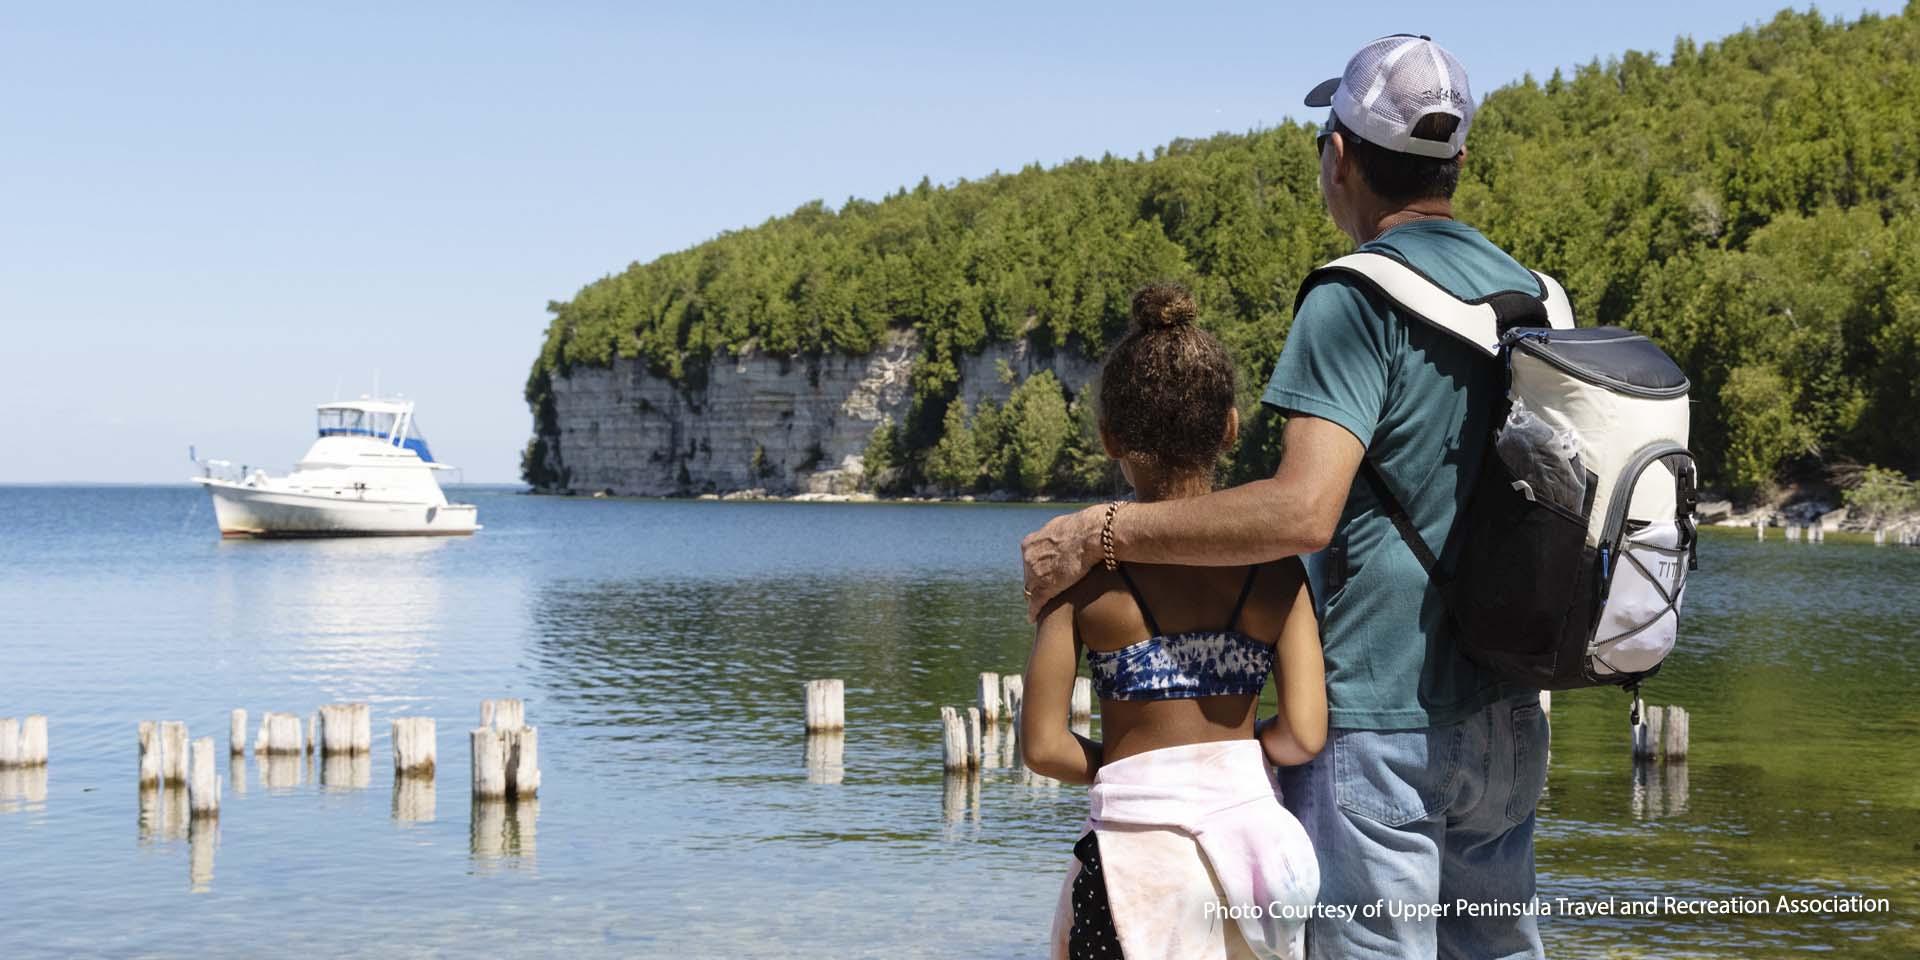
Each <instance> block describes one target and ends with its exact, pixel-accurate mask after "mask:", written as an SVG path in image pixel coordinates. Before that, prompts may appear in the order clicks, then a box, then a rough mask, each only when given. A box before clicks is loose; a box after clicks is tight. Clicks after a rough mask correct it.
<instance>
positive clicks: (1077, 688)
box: [1069, 677, 1093, 720]
mask: <svg viewBox="0 0 1920 960" xmlns="http://www.w3.org/2000/svg"><path fill="white" fill-rule="evenodd" d="M1069 716H1070V717H1071V718H1073V719H1076V720H1081V719H1088V718H1091V717H1092V716H1093V681H1092V680H1089V679H1087V678H1086V677H1075V678H1073V709H1072V712H1071V713H1070V714H1069Z"/></svg>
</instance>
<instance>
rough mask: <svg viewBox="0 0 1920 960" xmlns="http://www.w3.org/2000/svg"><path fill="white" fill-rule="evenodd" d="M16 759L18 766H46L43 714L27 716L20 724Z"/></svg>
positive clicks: (45, 719) (45, 734) (45, 729)
mask: <svg viewBox="0 0 1920 960" xmlns="http://www.w3.org/2000/svg"><path fill="white" fill-rule="evenodd" d="M16 757H17V759H18V764H17V765H18V766H22V767H44V766H46V765H47V717H46V715H45V714H40V713H35V714H29V715H28V716H27V719H26V720H25V721H23V722H22V723H21V724H20V746H19V748H18V750H17V753H16Z"/></svg>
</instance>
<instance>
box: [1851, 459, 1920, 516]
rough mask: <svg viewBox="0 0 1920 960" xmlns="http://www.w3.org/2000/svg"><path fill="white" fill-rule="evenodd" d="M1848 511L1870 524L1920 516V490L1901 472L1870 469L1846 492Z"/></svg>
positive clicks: (1871, 467) (1873, 467) (1872, 467)
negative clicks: (1919, 514)
mask: <svg viewBox="0 0 1920 960" xmlns="http://www.w3.org/2000/svg"><path fill="white" fill-rule="evenodd" d="M1846 501H1847V508H1848V509H1849V510H1851V511H1852V512H1853V513H1855V514H1857V515H1858V516H1861V517H1864V518H1865V519H1866V521H1867V522H1868V523H1870V524H1873V525H1875V526H1878V525H1880V524H1882V523H1885V522H1886V521H1888V520H1892V519H1895V518H1898V517H1902V516H1905V515H1907V514H1909V513H1920V487H1916V486H1915V485H1914V482H1913V481H1912V480H1909V479H1907V475H1906V474H1904V473H1901V472H1900V471H1898V470H1888V469H1886V468H1884V467H1875V466H1869V467H1867V469H1866V470H1865V471H1864V472H1863V473H1862V474H1861V475H1860V481H1859V483H1858V484H1856V485H1855V486H1854V488H1853V489H1851V490H1848V491H1847V492H1846Z"/></svg>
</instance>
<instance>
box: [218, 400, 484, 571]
mask: <svg viewBox="0 0 1920 960" xmlns="http://www.w3.org/2000/svg"><path fill="white" fill-rule="evenodd" d="M218 464H219V461H212V462H210V463H209V465H208V467H207V470H206V475H205V476H199V477H194V478H193V480H194V482H196V483H199V484H201V485H202V486H204V487H206V488H207V492H208V493H210V494H212V495H213V512H214V516H215V518H216V519H218V520H219V522H220V535H221V536H223V537H353V536H442V535H457V534H469V533H472V532H474V531H475V530H478V529H480V525H479V524H478V523H477V522H476V520H477V519H478V516H477V511H476V510H475V509H474V506H473V504H470V503H448V502H447V495H446V494H445V493H444V492H442V491H441V489H440V483H439V481H438V480H436V479H434V473H435V471H440V470H451V469H453V468H452V467H449V466H447V465H446V464H442V463H436V462H434V459H433V453H432V452H431V451H430V450H428V448H427V441H426V438H424V437H422V436H421V435H420V431H419V429H418V427H416V426H415V424H414V421H413V401H411V400H370V399H364V398H363V399H360V400H346V401H339V402H335V403H323V404H321V405H320V438H319V439H318V440H315V441H314V443H313V446H312V447H311V448H310V449H308V450H307V455H306V456H304V457H302V458H300V462H299V463H297V464H295V465H294V468H293V472H292V473H290V474H288V475H286V476H284V477H270V476H267V474H266V473H264V472H262V471H259V470H254V471H252V472H251V473H246V474H245V475H244V476H238V477H220V476H215V475H214V474H215V471H214V466H216V465H218Z"/></svg>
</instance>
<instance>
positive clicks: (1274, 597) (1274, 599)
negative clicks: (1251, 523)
mask: <svg viewBox="0 0 1920 960" xmlns="http://www.w3.org/2000/svg"><path fill="white" fill-rule="evenodd" d="M1306 582H1307V568H1306V565H1305V564H1304V563H1301V562H1300V558H1299V557H1288V558H1286V559H1284V560H1276V561H1273V562H1272V563H1266V564H1262V565H1261V566H1260V573H1259V576H1258V577H1257V578H1256V579H1255V580H1254V587H1253V592H1252V593H1251V594H1249V595H1248V596H1247V605H1246V607H1245V609H1244V610H1243V611H1242V612H1241V614H1240V623H1241V629H1242V630H1244V631H1245V632H1246V633H1247V634H1248V635H1250V636H1253V637H1255V638H1257V639H1260V640H1278V639H1279V638H1280V631H1281V630H1282V629H1283V628H1284V627H1285V626H1286V623H1287V618H1288V617H1290V616H1292V615H1293V609H1294V605H1295V604H1297V603H1301V602H1305V601H1306V599H1307V598H1306V594H1305V593H1303V592H1302V591H1301V589H1300V588H1301V586H1302V585H1304V584H1305V583H1306Z"/></svg>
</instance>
